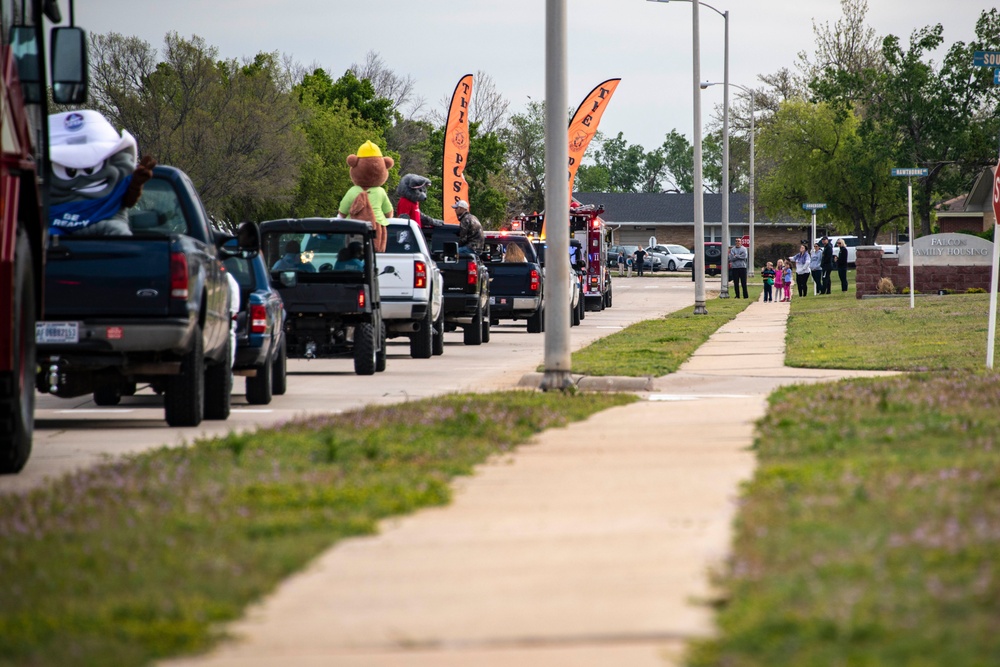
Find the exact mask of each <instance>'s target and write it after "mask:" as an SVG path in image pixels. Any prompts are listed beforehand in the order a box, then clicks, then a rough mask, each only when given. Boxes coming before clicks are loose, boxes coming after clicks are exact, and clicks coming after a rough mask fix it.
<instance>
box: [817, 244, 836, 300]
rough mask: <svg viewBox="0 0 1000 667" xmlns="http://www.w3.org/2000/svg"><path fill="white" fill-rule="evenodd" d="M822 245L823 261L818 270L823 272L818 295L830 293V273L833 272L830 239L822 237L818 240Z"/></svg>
mask: <svg viewBox="0 0 1000 667" xmlns="http://www.w3.org/2000/svg"><path fill="white" fill-rule="evenodd" d="M820 243H822V244H823V259H822V260H820V263H819V268H820V270H821V271H822V272H823V284H822V285H820V289H819V293H820V294H829V293H830V272H831V271H833V246H832V245H831V244H830V237H828V236H824V237H823V238H821V239H820Z"/></svg>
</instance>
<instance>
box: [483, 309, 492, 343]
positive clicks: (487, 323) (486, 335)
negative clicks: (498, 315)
mask: <svg viewBox="0 0 1000 667" xmlns="http://www.w3.org/2000/svg"><path fill="white" fill-rule="evenodd" d="M491 322H492V320H491V319H490V307H489V306H486V314H485V315H483V342H484V343H488V342H490V327H491Z"/></svg>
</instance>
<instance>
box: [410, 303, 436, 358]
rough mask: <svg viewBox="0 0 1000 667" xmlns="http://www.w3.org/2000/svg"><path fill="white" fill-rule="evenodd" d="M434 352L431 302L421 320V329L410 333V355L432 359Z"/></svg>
mask: <svg viewBox="0 0 1000 667" xmlns="http://www.w3.org/2000/svg"><path fill="white" fill-rule="evenodd" d="M433 354H434V322H433V320H431V308H430V304H427V314H426V315H425V316H424V318H423V319H422V320H420V330H419V331H414V332H413V333H412V334H411V335H410V356H411V357H413V358H414V359H430V358H431V355H433Z"/></svg>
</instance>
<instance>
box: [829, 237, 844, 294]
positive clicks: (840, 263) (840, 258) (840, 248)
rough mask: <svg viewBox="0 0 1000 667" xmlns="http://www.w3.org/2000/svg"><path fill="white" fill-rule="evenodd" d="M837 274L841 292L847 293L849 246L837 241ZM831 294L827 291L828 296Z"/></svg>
mask: <svg viewBox="0 0 1000 667" xmlns="http://www.w3.org/2000/svg"><path fill="white" fill-rule="evenodd" d="M837 274H838V275H839V276H840V291H841V292H846V291H847V244H846V243H844V239H837ZM829 293H830V292H829V291H827V294H829Z"/></svg>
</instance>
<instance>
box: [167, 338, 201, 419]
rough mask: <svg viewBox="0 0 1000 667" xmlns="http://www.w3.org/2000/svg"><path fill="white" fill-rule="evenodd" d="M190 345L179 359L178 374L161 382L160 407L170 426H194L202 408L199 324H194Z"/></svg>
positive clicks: (169, 376)
mask: <svg viewBox="0 0 1000 667" xmlns="http://www.w3.org/2000/svg"><path fill="white" fill-rule="evenodd" d="M192 338H193V339H194V341H193V342H192V343H191V349H190V350H188V351H187V354H185V355H184V357H183V358H182V359H181V372H180V374H179V375H168V376H167V379H166V382H165V383H164V396H163V408H164V410H163V411H164V413H165V415H166V419H167V424H169V425H170V426H197V425H198V424H200V423H201V420H202V417H203V416H204V414H205V413H204V409H205V357H204V349H203V345H204V342H203V341H202V339H201V327H199V326H196V327H195V328H194V335H193V336H192Z"/></svg>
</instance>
